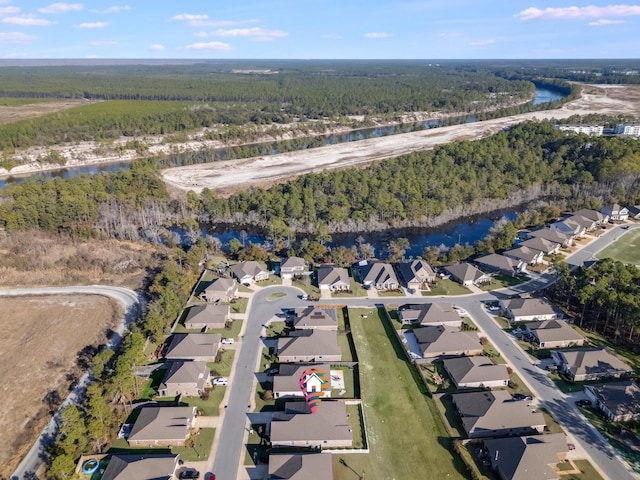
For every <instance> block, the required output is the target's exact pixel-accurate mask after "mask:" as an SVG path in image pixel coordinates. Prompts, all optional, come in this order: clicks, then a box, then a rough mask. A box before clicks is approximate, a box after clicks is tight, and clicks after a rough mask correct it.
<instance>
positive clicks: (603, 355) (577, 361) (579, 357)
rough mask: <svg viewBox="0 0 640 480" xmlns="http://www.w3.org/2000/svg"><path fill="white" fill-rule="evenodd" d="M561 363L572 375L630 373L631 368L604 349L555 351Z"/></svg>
mask: <svg viewBox="0 0 640 480" xmlns="http://www.w3.org/2000/svg"><path fill="white" fill-rule="evenodd" d="M556 353H557V354H558V355H559V356H560V357H561V358H562V360H563V363H565V364H566V365H567V368H568V369H569V370H570V371H571V372H572V373H573V374H574V375H576V376H577V375H593V374H603V375H608V374H611V373H625V372H631V370H632V368H631V367H630V366H629V365H627V364H626V363H624V362H623V361H622V360H620V359H619V358H618V357H616V356H615V355H614V354H613V353H611V352H610V351H609V350H607V349H606V348H576V349H571V350H557V351H556Z"/></svg>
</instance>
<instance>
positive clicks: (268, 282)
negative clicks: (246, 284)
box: [256, 275, 282, 287]
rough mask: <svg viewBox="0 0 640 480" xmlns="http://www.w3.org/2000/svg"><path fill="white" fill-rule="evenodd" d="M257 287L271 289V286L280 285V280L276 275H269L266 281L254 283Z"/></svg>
mask: <svg viewBox="0 0 640 480" xmlns="http://www.w3.org/2000/svg"><path fill="white" fill-rule="evenodd" d="M256 285H258V286H259V287H272V286H273V285H282V278H280V277H279V276H278V275H269V278H267V279H266V280H260V281H259V282H258V283H256Z"/></svg>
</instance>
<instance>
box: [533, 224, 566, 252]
mask: <svg viewBox="0 0 640 480" xmlns="http://www.w3.org/2000/svg"><path fill="white" fill-rule="evenodd" d="M527 237H529V238H544V239H545V240H549V241H550V242H555V243H559V244H560V245H562V246H563V247H565V248H566V247H570V246H571V245H573V236H572V235H570V234H567V233H562V232H561V231H560V230H556V229H554V228H539V229H538V230H534V231H532V232H529V233H527Z"/></svg>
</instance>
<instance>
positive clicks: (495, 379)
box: [442, 356, 509, 388]
mask: <svg viewBox="0 0 640 480" xmlns="http://www.w3.org/2000/svg"><path fill="white" fill-rule="evenodd" d="M442 364H443V365H444V369H445V370H446V371H447V373H448V374H449V378H451V381H452V382H453V384H454V385H455V386H456V388H498V387H506V386H507V385H509V372H508V371H507V366H506V365H502V364H500V365H497V364H495V363H493V362H492V361H491V360H489V359H488V358H486V357H483V356H479V357H457V358H445V359H444V360H443V362H442Z"/></svg>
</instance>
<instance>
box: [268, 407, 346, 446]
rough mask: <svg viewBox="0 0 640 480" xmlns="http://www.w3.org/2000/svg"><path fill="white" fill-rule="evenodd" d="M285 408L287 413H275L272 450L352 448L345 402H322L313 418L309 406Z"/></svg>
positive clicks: (272, 429)
mask: <svg viewBox="0 0 640 480" xmlns="http://www.w3.org/2000/svg"><path fill="white" fill-rule="evenodd" d="M284 408H285V411H284V412H274V414H273V417H272V420H271V445H272V446H273V447H275V448H277V447H314V448H336V447H337V448H340V447H347V448H348V447H351V446H352V445H353V432H352V431H351V426H350V425H349V421H348V416H347V407H346V405H345V403H344V402H335V401H326V402H321V403H320V404H319V405H318V410H316V413H314V414H311V411H310V409H309V405H308V404H307V402H287V403H286V404H285V406H284Z"/></svg>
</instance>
